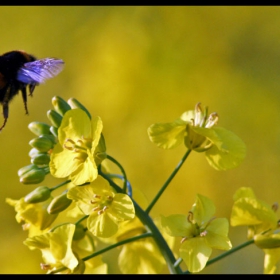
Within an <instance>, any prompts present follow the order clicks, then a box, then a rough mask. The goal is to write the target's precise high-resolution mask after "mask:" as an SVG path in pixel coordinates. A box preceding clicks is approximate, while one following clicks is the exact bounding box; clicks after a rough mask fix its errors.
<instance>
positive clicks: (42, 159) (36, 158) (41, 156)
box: [31, 153, 50, 165]
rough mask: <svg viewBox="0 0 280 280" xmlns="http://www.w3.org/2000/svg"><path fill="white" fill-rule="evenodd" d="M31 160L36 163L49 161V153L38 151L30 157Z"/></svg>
mask: <svg viewBox="0 0 280 280" xmlns="http://www.w3.org/2000/svg"><path fill="white" fill-rule="evenodd" d="M31 162H32V163H33V164H36V165H45V164H49V162H50V155H49V154H47V153H38V154H37V155H35V156H33V157H32V158H31Z"/></svg>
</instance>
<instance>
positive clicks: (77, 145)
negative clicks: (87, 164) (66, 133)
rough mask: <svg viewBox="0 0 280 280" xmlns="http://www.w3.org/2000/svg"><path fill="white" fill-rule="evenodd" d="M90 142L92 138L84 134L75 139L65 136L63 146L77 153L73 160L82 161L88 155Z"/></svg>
mask: <svg viewBox="0 0 280 280" xmlns="http://www.w3.org/2000/svg"><path fill="white" fill-rule="evenodd" d="M91 143H92V139H91V138H85V137H84V136H82V138H81V139H78V140H77V141H74V140H72V139H70V138H67V139H66V140H65V141H64V144H63V148H64V149H67V150H69V151H72V152H73V153H75V154H76V155H77V156H76V157H75V158H74V159H75V160H78V161H81V162H84V161H85V160H86V159H87V157H88V150H90V149H91Z"/></svg>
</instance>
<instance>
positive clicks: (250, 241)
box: [206, 239, 254, 266]
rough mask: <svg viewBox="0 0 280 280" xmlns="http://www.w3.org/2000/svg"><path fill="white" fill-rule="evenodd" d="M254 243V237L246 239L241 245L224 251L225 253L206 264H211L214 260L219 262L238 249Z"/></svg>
mask: <svg viewBox="0 0 280 280" xmlns="http://www.w3.org/2000/svg"><path fill="white" fill-rule="evenodd" d="M253 243H254V239H251V240H248V241H246V242H244V243H242V244H240V245H238V246H236V247H234V248H232V249H230V250H229V251H226V252H224V253H223V254H221V255H219V256H217V257H216V258H213V259H212V260H210V261H208V262H207V264H206V266H208V265H210V264H212V263H214V262H217V261H219V260H220V259H222V258H225V257H227V256H228V255H231V254H233V253H234V252H236V251H238V250H240V249H242V248H244V247H247V246H249V245H250V244H253Z"/></svg>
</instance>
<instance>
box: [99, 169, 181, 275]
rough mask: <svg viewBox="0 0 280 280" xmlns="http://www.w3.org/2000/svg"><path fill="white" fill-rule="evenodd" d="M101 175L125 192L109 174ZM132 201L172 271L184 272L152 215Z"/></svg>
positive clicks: (119, 190)
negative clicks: (177, 264)
mask: <svg viewBox="0 0 280 280" xmlns="http://www.w3.org/2000/svg"><path fill="white" fill-rule="evenodd" d="M100 175H101V176H102V177H104V178H105V179H106V180H108V182H109V183H110V184H111V186H112V187H113V188H114V189H115V190H116V191H117V192H123V191H122V189H121V188H120V187H119V186H118V185H117V184H116V183H115V182H114V181H112V180H111V179H110V177H109V176H107V175H106V174H104V173H102V172H100ZM132 201H133V203H134V208H135V213H136V216H137V217H138V218H139V220H140V221H141V222H142V224H143V225H144V226H145V227H146V228H147V230H148V231H149V232H151V233H152V236H153V238H154V241H155V242H156V244H157V246H158V248H159V249H160V251H161V254H162V255H163V257H164V259H165V261H166V263H167V265H168V268H169V271H170V273H172V274H181V273H182V270H181V268H180V267H179V266H177V267H174V265H173V264H174V263H175V262H176V259H175V257H174V255H173V253H172V251H171V249H170V247H169V246H168V244H167V242H166V241H165V239H164V238H163V236H162V234H161V233H160V231H159V229H158V228H157V226H156V225H155V224H154V222H153V220H152V219H151V217H150V216H149V215H148V214H147V213H146V212H145V211H144V210H143V209H142V208H141V207H140V206H139V205H138V204H137V203H136V202H135V201H134V200H133V199H132Z"/></svg>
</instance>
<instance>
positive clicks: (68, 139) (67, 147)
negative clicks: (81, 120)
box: [63, 138, 75, 151]
mask: <svg viewBox="0 0 280 280" xmlns="http://www.w3.org/2000/svg"><path fill="white" fill-rule="evenodd" d="M68 143H70V144H72V145H70V146H67V144H68ZM63 148H65V149H67V150H69V151H72V150H73V149H74V148H75V142H74V141H73V140H72V139H70V138H67V139H66V140H65V141H64V144H63Z"/></svg>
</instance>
